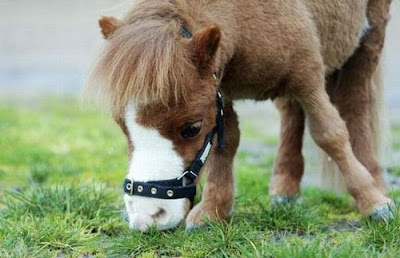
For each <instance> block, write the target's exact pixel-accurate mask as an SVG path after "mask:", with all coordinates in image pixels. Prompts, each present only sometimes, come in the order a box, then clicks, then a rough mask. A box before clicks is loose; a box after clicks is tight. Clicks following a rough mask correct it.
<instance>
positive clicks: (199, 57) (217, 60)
mask: <svg viewBox="0 0 400 258" xmlns="http://www.w3.org/2000/svg"><path fill="white" fill-rule="evenodd" d="M389 2H390V1H388V0H370V1H368V0H331V1H311V0H295V1H281V0H270V1H262V0H253V1H245V0H197V1H189V0H170V1H159V0H142V1H138V2H137V3H136V4H135V5H134V7H133V8H132V9H131V10H130V11H128V12H127V14H126V15H125V17H123V19H121V20H117V19H115V18H112V17H103V18H102V19H101V20H100V26H101V28H102V32H103V34H104V36H105V38H106V39H108V43H107V45H106V46H105V48H104V51H103V53H102V54H101V55H100V59H99V61H98V63H97V65H96V67H95V68H94V71H93V73H92V76H91V78H92V80H91V81H92V84H91V85H96V86H89V89H93V92H96V93H99V94H100V95H102V96H105V97H106V98H105V99H106V100H109V104H110V105H111V106H112V110H113V114H114V117H115V120H116V121H117V122H118V123H119V124H120V126H121V127H122V129H123V130H124V132H125V134H126V135H127V139H128V143H129V146H130V155H132V153H133V155H134V147H135V146H134V144H133V143H132V141H131V140H130V137H129V133H128V132H127V129H126V121H125V120H124V119H125V117H124V113H125V110H126V107H127V105H128V103H132V104H133V105H135V107H136V109H137V110H138V111H137V112H138V114H137V119H136V122H137V123H139V124H141V125H143V126H144V127H146V128H156V129H157V130H158V131H159V133H160V135H161V136H163V137H165V138H166V139H169V140H170V141H172V143H173V145H174V149H175V150H176V151H177V152H178V153H179V155H180V156H181V157H182V159H183V161H184V165H188V164H189V163H190V161H191V160H193V158H194V156H195V155H196V152H197V150H198V149H199V148H200V147H201V145H202V141H203V139H204V136H205V134H206V133H208V132H209V131H210V130H211V129H212V128H213V127H214V123H215V111H216V109H215V93H216V90H217V87H218V86H219V87H220V89H221V90H222V92H223V95H224V102H225V109H226V112H225V130H226V134H227V137H226V138H227V139H226V143H227V148H226V149H225V150H217V149H215V150H213V152H212V154H211V157H210V160H209V161H208V164H207V165H208V170H209V174H208V177H207V182H206V185H205V188H204V191H203V199H202V201H201V202H200V203H199V204H197V205H196V206H195V207H194V209H192V210H191V211H190V213H189V215H188V217H187V219H186V221H187V223H188V225H189V226H190V225H199V224H201V223H202V218H203V217H204V216H206V217H208V218H211V219H213V218H219V219H225V218H226V217H227V216H228V214H229V213H230V211H231V209H232V205H233V176H232V163H233V158H234V155H235V153H236V149H237V147H238V144H239V137H240V133H239V129H238V122H237V118H236V114H235V112H234V110H233V108H232V102H233V101H234V100H238V99H254V100H267V99H275V98H278V101H277V106H278V108H279V109H280V110H281V113H282V134H281V138H282V139H281V144H280V149H279V154H278V158H277V162H276V165H275V175H274V179H273V180H272V184H271V187H270V194H271V195H272V196H283V197H293V196H297V195H298V194H299V192H300V189H299V183H300V179H301V177H302V173H303V171H302V167H303V158H302V156H301V146H302V134H303V130H304V122H305V116H307V118H308V119H307V120H308V125H309V128H310V132H311V134H312V136H313V139H314V140H315V142H316V143H317V144H318V145H319V146H320V147H321V148H322V149H323V150H324V151H325V152H326V153H327V154H328V155H330V156H331V157H332V159H333V160H334V161H335V162H336V163H337V164H338V166H339V168H340V170H341V171H342V173H343V177H344V181H345V184H346V186H347V189H348V190H349V192H350V193H351V195H352V196H353V197H354V199H355V200H356V203H357V206H358V207H359V209H360V211H361V212H362V213H363V214H371V213H373V212H374V211H375V210H376V209H379V208H380V207H383V206H384V205H387V204H388V203H390V199H388V198H387V197H386V196H385V194H384V192H383V189H384V188H385V187H384V183H383V181H382V180H381V176H380V172H378V168H379V165H378V164H377V163H376V162H375V161H374V162H370V161H371V159H373V154H372V153H368V154H367V159H366V160H365V159H363V158H362V157H363V156H362V155H359V154H357V153H358V151H357V152H356V154H357V155H355V153H354V151H353V149H352V145H351V143H353V146H354V145H355V144H354V142H358V140H354V138H352V140H351V141H350V137H349V132H348V130H347V128H346V125H345V122H344V121H343V119H342V118H341V117H340V115H339V112H338V110H337V109H336V108H335V107H334V106H333V105H332V103H331V101H330V98H329V96H328V94H327V92H326V90H325V87H326V83H325V82H326V78H328V81H329V82H332V81H338V83H333V84H336V85H339V88H337V89H336V88H335V89H333V88H332V87H329V90H330V91H331V92H332V94H331V97H332V100H333V101H334V102H335V103H336V104H337V105H338V107H339V109H340V111H341V113H342V115H343V116H344V117H345V119H346V121H347V122H349V121H350V122H351V119H352V117H354V115H352V114H350V113H349V115H348V116H346V112H347V110H348V106H349V104H346V103H348V102H349V101H355V100H357V99H358V98H359V97H360V98H364V96H366V95H365V94H364V93H361V94H358V93H357V92H359V91H358V90H357V89H356V88H352V87H353V86H354V87H360V88H362V89H361V91H363V90H366V89H364V88H363V87H365V83H366V81H367V80H370V79H371V77H372V74H373V72H374V71H375V69H376V65H377V62H378V59H379V56H380V53H381V49H382V45H383V39H384V31H385V26H386V22H387V19H388V7H389ZM368 21H369V26H368ZM368 27H371V32H370V33H368V32H367V29H368ZM182 28H184V29H188V30H189V31H190V33H191V34H192V35H193V36H192V37H189V38H188V37H184V36H182V33H181V30H182ZM364 33H368V34H367V36H366V38H365V40H364V41H361V39H362V38H363V35H364ZM360 44H362V45H361V47H360V48H359V49H358V47H359V46H360ZM357 49H358V50H357ZM338 70H341V71H343V72H341V73H340V74H341V76H342V77H341V79H337V78H338V77H337V76H336V75H335V74H337V73H335V71H338ZM357 71H360V73H359V74H358V75H357V76H359V75H365V77H366V79H365V80H361V79H357V78H356V77H355V76H354V74H355V72H357ZM214 72H215V73H216V74H217V76H218V81H217V82H216V81H215V80H214V78H213V73H214ZM335 78H336V79H335ZM346 78H348V80H347V79H346ZM352 84H354V85H352ZM359 103H360V105H363V104H365V102H363V101H360V102H359ZM360 108H361V109H362V110H365V108H366V107H360ZM366 116H368V114H366V115H365V114H364V115H362V116H360V117H358V118H357V121H358V122H360V123H362V124H365V123H368V122H365V121H368V117H366ZM347 117H349V118H347ZM196 121H202V129H201V131H200V133H199V134H198V135H197V136H196V137H195V138H193V139H190V140H187V139H183V138H182V137H181V135H180V134H179V132H180V131H181V130H182V128H183V127H184V126H185V125H186V124H188V123H193V122H196ZM358 122H357V123H358ZM351 128H355V126H351ZM353 131H354V132H355V129H354V130H352V132H353ZM367 131H368V130H366V131H365V132H367ZM368 138H370V136H369V135H365V134H364V138H362V139H367V140H368ZM367 142H369V141H367ZM360 161H361V162H362V163H361V162H360ZM366 167H367V168H368V169H369V170H370V172H373V174H374V175H376V176H374V177H375V179H374V178H373V177H372V176H371V174H370V173H369V172H368V170H367V168H366ZM378 174H379V175H378Z"/></svg>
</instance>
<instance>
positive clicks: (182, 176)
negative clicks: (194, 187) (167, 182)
mask: <svg viewBox="0 0 400 258" xmlns="http://www.w3.org/2000/svg"><path fill="white" fill-rule="evenodd" d="M188 174H191V175H193V177H194V180H196V178H197V175H196V174H195V173H194V172H193V171H191V170H186V171H185V172H183V174H182V175H181V176H180V177H178V178H177V179H176V180H181V179H182V178H184V177H186V175H188ZM194 180H193V181H194Z"/></svg>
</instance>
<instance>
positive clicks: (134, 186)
mask: <svg viewBox="0 0 400 258" xmlns="http://www.w3.org/2000/svg"><path fill="white" fill-rule="evenodd" d="M216 104H217V116H216V125H215V127H214V128H213V129H212V131H211V132H209V133H208V134H207V135H206V137H205V139H204V143H203V146H202V148H201V149H200V150H199V151H198V152H197V154H196V157H195V158H194V160H193V161H192V163H191V165H190V166H189V167H188V168H187V169H186V170H185V171H184V172H183V173H182V175H181V176H179V177H178V178H174V179H168V180H158V181H149V182H137V181H133V180H131V179H128V178H127V179H125V180H124V185H123V186H124V192H125V193H126V194H128V195H131V196H133V195H136V196H143V197H150V198H157V199H182V198H188V199H189V200H191V202H192V203H193V199H194V197H195V196H196V184H195V181H196V179H197V177H198V176H199V174H200V170H201V168H202V167H203V166H204V163H205V162H206V160H207V158H208V156H209V155H210V152H211V149H212V145H213V139H214V136H215V134H217V139H218V148H219V149H223V148H225V137H224V110H223V102H222V95H221V93H220V92H219V91H218V92H217V97H216Z"/></svg>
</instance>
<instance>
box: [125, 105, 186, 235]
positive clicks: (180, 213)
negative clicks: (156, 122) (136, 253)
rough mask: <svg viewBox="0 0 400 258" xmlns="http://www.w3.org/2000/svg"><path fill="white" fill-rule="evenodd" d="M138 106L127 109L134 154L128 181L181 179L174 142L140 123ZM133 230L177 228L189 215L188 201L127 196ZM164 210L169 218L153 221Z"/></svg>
mask: <svg viewBox="0 0 400 258" xmlns="http://www.w3.org/2000/svg"><path fill="white" fill-rule="evenodd" d="M136 120H137V110H136V108H135V106H134V105H132V104H130V105H128V107H127V111H126V115H125V124H126V127H127V129H128V132H129V138H130V140H131V141H132V144H133V148H134V151H133V153H132V159H131V160H130V165H129V173H128V175H127V178H129V179H131V180H134V181H142V182H147V181H157V180H166V179H173V178H177V177H179V176H180V175H181V174H182V173H183V170H184V163H183V159H182V158H181V157H180V156H179V155H178V153H177V152H176V151H175V149H174V145H173V143H172V141H171V140H169V139H166V138H164V137H163V136H162V135H161V134H160V133H159V132H158V131H157V130H156V129H154V128H147V127H144V126H142V125H140V124H138V123H137V121H136ZM125 205H126V208H127V211H128V216H129V221H130V226H131V228H133V229H139V230H141V231H144V230H146V229H147V227H148V226H150V225H152V224H155V225H157V227H158V228H159V229H168V228H171V227H174V226H176V225H177V224H178V223H179V222H180V221H181V220H183V219H184V215H185V210H184V206H185V200H184V199H177V200H162V199H154V198H148V197H140V196H127V195H126V196H125ZM160 209H163V210H165V215H164V216H162V217H161V218H160V219H157V220H153V218H152V215H154V214H155V213H157V212H158V211H159V210H160Z"/></svg>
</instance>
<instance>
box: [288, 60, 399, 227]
mask: <svg viewBox="0 0 400 258" xmlns="http://www.w3.org/2000/svg"><path fill="white" fill-rule="evenodd" d="M316 60H321V58H318V57H317V58H316V59H314V62H313V61H311V62H310V63H308V67H309V68H310V69H311V70H310V71H308V72H307V71H306V70H302V71H301V70H298V71H297V72H298V73H297V74H296V72H295V73H294V74H293V78H296V80H295V81H294V82H297V85H291V87H293V88H291V89H292V93H293V95H294V96H295V97H296V98H297V100H299V102H300V103H301V105H302V107H303V109H304V111H305V112H306V114H307V117H308V123H309V128H310V132H311V135H312V137H313V139H314V141H315V142H316V143H317V144H318V146H320V147H321V148H322V149H323V150H324V151H325V152H326V153H327V154H328V155H329V156H330V157H331V158H332V159H333V160H334V161H335V162H336V163H337V165H338V166H339V169H340V170H341V172H342V174H343V177H344V181H345V184H346V187H347V189H348V191H349V192H350V194H351V195H352V196H353V198H354V199H355V200H356V203H357V206H358V208H359V210H360V212H361V213H362V214H364V215H370V216H372V217H374V218H376V219H388V218H391V217H393V213H392V211H391V209H390V207H389V204H391V200H390V199H389V198H387V197H386V196H385V195H384V193H383V192H382V191H381V190H380V189H379V186H378V185H377V183H376V181H375V180H374V178H373V177H372V176H371V174H370V173H369V172H368V170H367V169H366V168H365V166H363V165H362V164H361V163H360V161H359V160H358V159H357V158H356V156H355V155H354V153H353V150H352V147H351V144H350V139H349V133H348V131H347V128H346V125H345V123H344V121H343V120H342V118H341V117H340V116H339V112H338V110H337V109H336V108H335V107H334V106H333V105H332V103H331V102H330V100H329V97H328V94H327V93H326V91H325V89H324V68H323V65H322V62H318V61H316ZM311 64H315V65H311ZM303 65H304V64H303ZM297 76H298V77H297Z"/></svg>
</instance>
